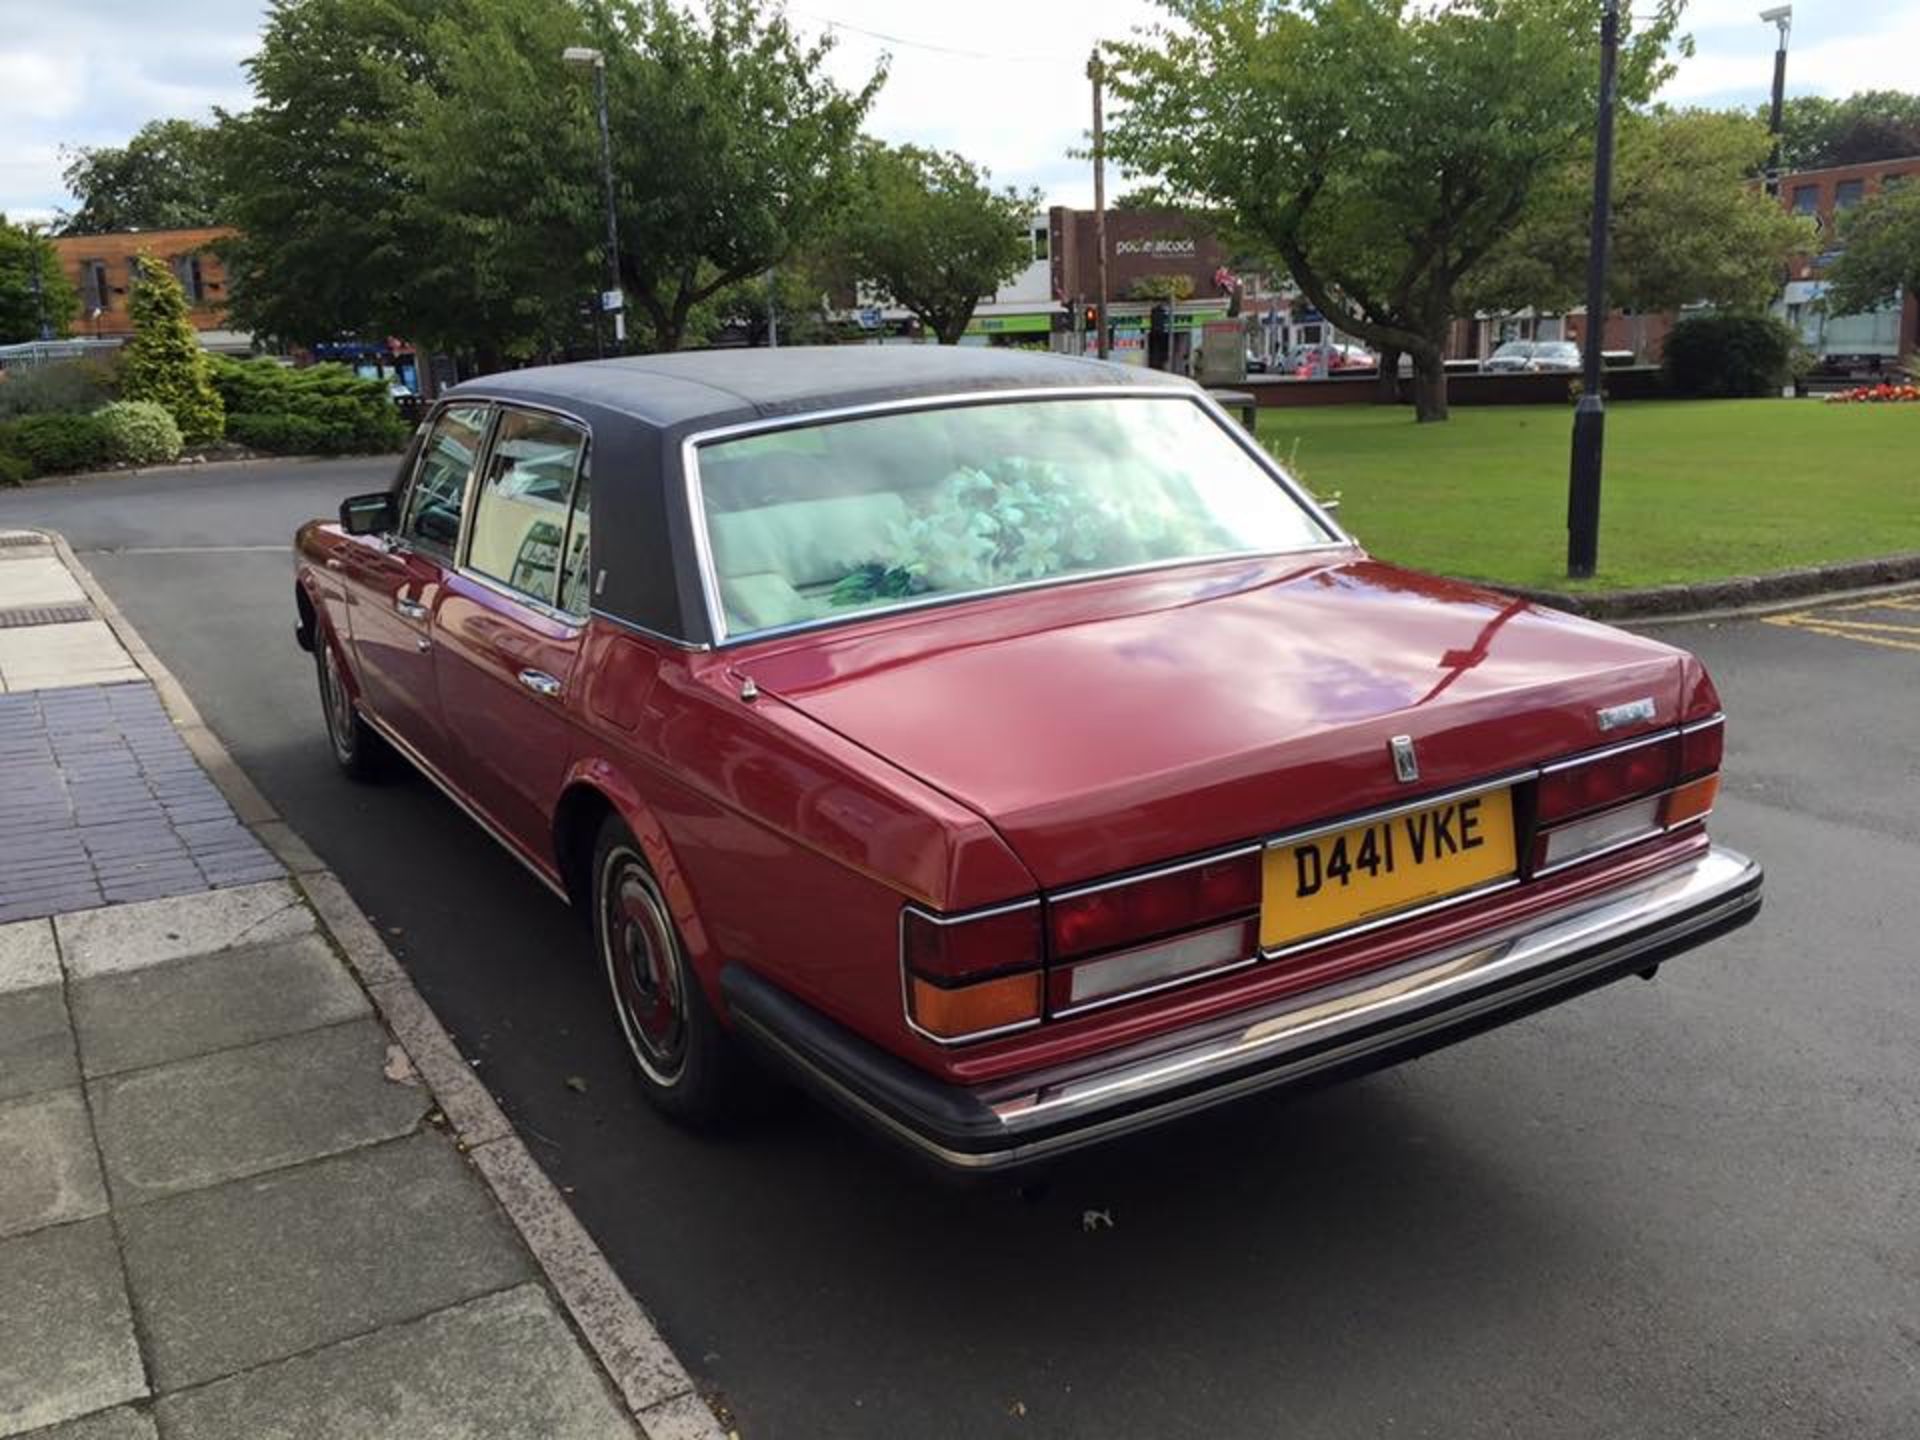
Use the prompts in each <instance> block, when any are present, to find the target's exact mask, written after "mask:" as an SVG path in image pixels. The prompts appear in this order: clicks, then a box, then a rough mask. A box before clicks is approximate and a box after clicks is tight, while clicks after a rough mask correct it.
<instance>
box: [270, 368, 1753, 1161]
mask: <svg viewBox="0 0 1920 1440" xmlns="http://www.w3.org/2000/svg"><path fill="white" fill-rule="evenodd" d="M296 543H297V574H296V579H295V589H294V600H295V604H296V607H297V611H298V628H297V634H298V636H299V639H300V642H301V644H302V645H303V646H304V647H305V648H306V649H308V650H309V651H310V652H311V653H312V654H313V657H314V663H315V666H316V670H317V674H318V684H319V693H320V700H321V712H322V716H323V719H324V722H325V728H326V734H327V739H328V743H329V745H330V748H331V751H332V755H333V758H334V760H335V761H336V762H337V763H338V765H339V766H340V768H341V769H342V770H344V771H346V772H347V773H348V774H349V775H352V776H354V777H357V778H358V777H368V776H371V775H372V774H373V773H375V771H376V770H377V768H378V766H379V764H380V763H381V761H382V759H383V757H385V758H391V757H392V756H394V755H396V754H397V755H398V756H401V757H404V758H405V759H406V760H407V761H408V762H410V763H411V764H413V765H414V766H415V767H417V768H418V769H419V770H421V771H422V772H423V773H424V774H426V775H427V776H428V777H429V778H430V779H431V780H433V781H434V782H435V783H436V784H438V785H439V786H440V787H441V788H442V789H444V790H445V791H446V792H447V793H448V795H450V796H451V797H452V798H453V799H454V800H455V801H456V802H457V803H458V804H459V805H460V806H461V807H462V808H463V809H464V810H466V811H467V813H468V814H470V815H471V816H472V817H473V818H474V819H476V820H477V821H478V822H479V823H480V824H481V825H483V826H484V827H485V828H486V829H487V830H489V831H490V832H491V833H492V834H493V835H494V836H495V838H497V839H498V840H499V841H500V842H501V843H502V844H503V845H504V846H505V847H506V848H507V849H508V850H509V851H510V852H511V853H512V854H513V855H515V856H516V857H517V858H518V859H519V860H520V861H521V862H522V863H523V864H524V865H525V866H526V867H527V868H528V869H529V870H530V871H531V872H532V873H533V874H534V875H535V876H536V877H538V879H539V880H540V881H541V883H542V884H544V885H546V886H548V887H549V888H551V889H552V890H553V891H554V892H555V893H556V894H558V895H560V896H561V897H563V898H565V899H566V900H568V901H570V902H571V903H573V904H574V905H576V906H578V907H580V908H581V909H582V910H584V911H585V912H586V914H587V915H588V916H589V917H590V922H591V929H592V935H593V941H592V944H593V954H594V957H595V960H596V962H597V964H598V965H599V967H600V968H601V969H602V970H603V971H604V973H605V976H606V981H607V991H608V996H609V1002H610V1008H611V1010H612V1012H613V1017H614V1019H615V1021H616V1023H617V1025H618V1027H619V1029H620V1031H621V1033H622V1035H623V1036H624V1038H625V1040H626V1043H627V1046H628V1048H629V1050H630V1052H631V1055H632V1058H633V1061H634V1065H635V1070H636V1073H637V1075H638V1078H639V1084H640V1086H641V1088H642V1089H643V1090H644V1092H645V1093H646V1095H647V1096H648V1098H649V1099H651V1100H652V1101H653V1103H654V1104H656V1105H657V1106H659V1107H660V1108H661V1109H662V1110H664V1111H666V1112H667V1113H668V1114H670V1115H673V1116H675V1117H677V1118H680V1119H683V1120H687V1121H706V1120H710V1119H712V1118H714V1117H716V1116H717V1115H719V1114H721V1113H723V1112H724V1111H725V1109H726V1107H727V1106H728V1105H729V1103H731V1101H732V1099H733V1097H734V1096H735V1095H736V1093H737V1092H738V1090H739V1088H740V1087H741V1086H742V1085H743V1084H745V1083H746V1082H747V1080H748V1077H749V1074H750V1071H749V1070H748V1069H747V1068H744V1067H743V1065H742V1063H741V1062H742V1051H743V1049H744V1048H746V1047H751V1048H752V1049H754V1050H755V1051H757V1052H758V1053H759V1054H760V1055H761V1056H762V1057H763V1058H765V1059H766V1060H768V1061H769V1062H771V1063H772V1064H773V1065H775V1066H777V1067H780V1068H782V1069H784V1070H785V1071H786V1072H787V1073H789V1074H791V1075H793V1076H794V1077H796V1078H797V1079H799V1080H800V1081H802V1082H804V1083H805V1084H807V1085H810V1086H811V1087H812V1088H814V1089H815V1090H816V1091H817V1092H818V1093H819V1094H821V1095H822V1096H824V1097H826V1098H827V1099H829V1100H830V1101H832V1102H834V1103H836V1104H838V1105H840V1106H842V1107H843V1108H844V1109H846V1110H847V1111H848V1112H849V1113H851V1114H852V1115H854V1116H856V1117H858V1118H859V1119H861V1120H863V1121H865V1122H867V1123H869V1124H870V1125H872V1126H873V1127H874V1128H875V1129H877V1130H878V1131H879V1132H881V1133H883V1134H884V1135H886V1136H888V1137H890V1138H892V1139H895V1140H898V1141H902V1142H905V1143H906V1144H908V1145H910V1146H912V1147H914V1148H915V1149H917V1150H918V1151H920V1152H921V1153H923V1154H925V1155H927V1156H930V1157H932V1158H933V1159H934V1160H936V1161H939V1162H941V1163H944V1164H946V1165H949V1166H953V1167H959V1168H963V1169H983V1168H991V1167H996V1166H1004V1165H1008V1164H1013V1163H1017V1162H1021V1161H1026V1160H1030V1159H1034V1158H1038V1157H1041V1156H1045V1155H1049V1154H1053V1153H1056V1152H1058V1151H1062V1150H1066V1149H1069V1148H1072V1147H1075V1146H1080V1145H1085V1144H1089V1143H1092V1142H1095V1141H1099V1140H1103V1139H1106V1138H1108V1137H1111V1136H1114V1135H1118V1134H1120V1133H1123V1132H1125V1131H1129V1130H1134V1129H1137V1128H1140V1127H1143V1126H1148V1125H1152V1124H1156V1123H1159V1122H1163V1121H1168V1120H1171V1119H1173V1118H1175V1117H1178V1116H1181V1115H1185V1114H1187V1113H1189V1112H1192V1111H1195V1110H1199V1109H1201V1108H1203V1107H1206V1106H1210V1105H1214V1104H1217V1103H1219V1102H1222V1101H1226V1100H1229V1099H1233V1098H1236V1097H1239V1096H1244V1095H1247V1094H1249V1093H1251V1092H1254V1091H1259V1090H1268V1089H1275V1088H1279V1087H1286V1086H1294V1085H1301V1084H1306V1083H1310V1082H1314V1081H1320V1080H1326V1079H1330V1078H1334V1077H1337V1076H1340V1075H1345V1074H1350V1073H1353V1072H1356V1071H1358V1070H1363V1069H1366V1068H1369V1067H1373V1066H1378V1065H1382V1064H1386V1063H1389V1062H1391V1061H1393V1060H1395V1059H1397V1058H1400V1057H1403V1056H1408V1055H1413V1054H1418V1053H1420V1052H1422V1051H1425V1050H1428V1049H1431V1048H1433V1047H1434V1046H1437V1045H1441V1044H1444V1043H1447V1042H1449V1041H1452V1040H1455V1039H1459V1038H1462V1037H1465V1036H1467V1035H1470V1034H1473V1033H1475V1032H1477V1031H1480V1030H1484V1029H1486V1028H1487V1027H1489V1026H1492V1025H1495V1024H1498V1023H1500V1022H1502V1021H1504V1020H1507V1019H1511V1018H1514V1017H1516V1016H1519V1015H1522V1014H1526V1013H1528V1012H1529V1011H1532V1010H1534V1009H1537V1008H1539V1007H1541V1006H1543V1005H1547V1004H1550V1003H1553V1002H1555V1001H1558V1000H1562V999H1565V998H1567V997H1570V996H1573V995H1575V994H1578V993H1580V992H1582V991H1584V990H1587V989H1590V988H1592V987H1593V986H1596V985H1599V984H1601V983H1603V982H1606V981H1610V980H1613V979H1616V978H1618V977H1622V976H1626V975H1631V974H1635V973H1640V974H1651V973H1652V971H1653V970H1654V968H1655V967H1657V966H1658V965H1659V964H1660V963H1661V962H1662V961H1664V960H1666V959H1667V958H1669V957H1671V956H1673V955H1676V954H1678V953H1680V952H1681V951H1683V950H1686V949H1688V948H1690V947H1692V946H1695V945H1698V944H1700V943H1701V942H1703V941H1705V940H1708V939H1710V938H1712V937H1714V936H1717V935H1720V934H1724V933H1726V932H1727V931H1730V930H1732V929H1734V928H1736V927H1738V926H1740V925H1742V924H1744V923H1745V922H1746V921H1748V920H1749V919H1750V918H1752V916H1753V915H1754V913H1755V912H1756V910H1757V908H1758V906H1759V903H1760V884H1761V875H1760V870H1759V867H1758V866H1757V865H1755V864H1754V863H1753V862H1752V861H1751V860H1748V859H1747V858H1745V857H1744V856H1741V855H1738V854H1736V853H1734V852H1733V851H1731V850H1728V849H1725V848H1723V847H1721V846H1719V845H1717V844H1715V843H1714V842H1713V841H1712V840H1711V839H1710V838H1709V836H1708V833H1707V825H1706V822H1707V817H1708V815H1709V813H1710V812H1711V810H1712V808H1713V801H1714V796H1715V793H1716V790H1717V787H1718V784H1719V770H1720V762H1721V753H1722V750H1721V747H1722V735H1723V733H1724V725H1723V720H1722V716H1721V713H1720V702H1719V699H1718V697H1717V696H1716V694H1715V692H1714V688H1713V685H1712V682H1711V681H1710V680H1709V679H1708V678H1707V675H1706V672H1705V671H1704V669H1703V668H1702V667H1701V665H1700V662H1699V661H1698V660H1696V659H1694V658H1693V657H1692V656H1691V655H1689V654H1687V653H1686V652H1684V651H1682V650H1679V649H1676V648H1674V647H1672V646H1670V645H1666V644H1662V643H1660V642H1658V641H1655V640H1650V639H1645V638H1641V637H1638V636H1634V635H1629V634H1626V633H1623V632H1621V631H1617V630H1611V629H1608V628H1607V627H1605V626H1602V625H1597V624H1594V623H1591V622H1589V621H1585V620H1579V619H1575V618H1573V617H1570V616H1566V615H1561V614H1557V613H1555V612H1552V611H1549V610H1545V609H1542V608H1540V607H1538V606H1536V605H1534V604H1532V603H1530V602H1528V601H1526V600H1522V599H1516V598H1514V597H1512V596H1508V595H1502V594H1496V593H1494V592H1491V591H1487V590H1482V589H1478V588H1475V587H1473V586H1470V585H1466V584H1462V583H1459V582H1456V581H1451V580H1440V579H1435V578H1432V577H1428V576H1423V575H1417V574H1413V573H1411V572H1408V571H1405V570H1401V569H1398V568H1396V567H1394V566H1391V565H1385V564H1382V563H1380V562H1378V561H1375V560H1373V559H1371V558H1369V557H1368V556H1367V554H1366V552H1365V551H1364V550H1363V549H1362V548H1361V547H1360V545H1359V544H1358V543H1357V542H1356V541H1355V540H1353V539H1352V538H1351V537H1350V536H1348V535H1346V534H1344V533H1342V532H1341V530H1340V528H1339V527H1338V526H1337V525H1336V524H1335V522H1334V521H1333V520H1332V518H1331V517H1329V515H1328V514H1327V513H1326V511H1324V510H1323V509H1321V508H1320V507H1318V506H1317V505H1315V504H1314V503H1313V501H1312V499H1311V498H1310V497H1309V496H1308V495H1307V494H1306V492H1305V491H1303V490H1302V489H1301V488H1300V487H1299V486H1298V485H1297V484H1296V483H1295V482H1294V481H1293V480H1292V478H1291V477H1289V476H1288V475H1287V474H1286V473H1285V472H1284V471H1283V470H1281V469H1280V468H1279V467H1277V466H1276V464H1275V463H1274V461H1273V460H1272V459H1271V458H1270V457H1269V456H1268V455H1267V454H1266V453H1265V451H1263V450H1262V449H1261V447H1260V446H1259V445H1258V444H1256V443H1255V442H1254V441H1253V439H1252V438H1251V437H1250V436H1249V435H1248V434H1247V433H1246V432H1245V431H1244V430H1242V429H1241V427H1239V426H1238V425H1236V424H1235V423H1234V422H1233V421H1232V420H1231V419H1229V418H1228V417H1227V416H1226V414H1224V413H1223V412H1222V411H1221V410H1220V409H1219V407H1218V406H1217V405H1215V404H1214V403H1213V402H1212V401H1211V400H1209V399H1208V398H1207V397H1206V395H1205V394H1204V393H1203V392H1202V391H1200V390H1199V389H1198V388H1197V387H1195V386H1193V385H1192V384H1190V383H1188V382H1186V381H1183V380H1179V379H1176V378H1174V377H1171V376H1167V375H1163V374H1159V373H1156V372H1153V371H1148V370H1143V369H1139V368H1137V367H1131V366H1122V365H1108V364H1102V363H1099V362H1095V361H1091V360H1074V359H1067V358H1063V357H1057V356H1048V355H1039V354H1025V353H1019V352H1014V351H1005V350H988V349H984V348H983V349H963V348H949V347H944V346H942V347H931V346H930V347H925V348H922V347H902V348H894V347H886V348H878V347H873V348H869V347H844V348H837V349H824V350H809V349H790V350H788V349H783V350H764V349H761V350H740V351H721V352H710V353H705V354H678V355H661V356H648V357H635V358H628V359H621V360H610V361H604V362H595V363H590V364H582V365H572V366H556V367H548V368H544V369H530V370H521V371H517V372H513V373H509V374H503V375H496V376H491V377H487V378H483V379H480V380H475V381H470V382H468V383H466V384H463V385H460V386H458V387H456V388H455V389H453V390H452V391H451V392H449V393H448V394H447V395H445V396H444V397H442V398H441V399H440V400H439V401H438V402H437V404H436V405H435V407H434V409H433V411H432V413H431V415H430V416H429V419H428V422H427V424H426V425H424V426H423V427H422V429H421V431H420V432H419V433H418V434H417V435H416V437H415V440H414V443H413V446H412V449H411V450H410V452H409V453H408V455H407V457H406V459H405V460H404V462H403V463H402V465H401V467H400V470H399V473H398V474H397V475H396V476H395V479H394V483H393V486H392V488H391V489H390V490H387V491H382V492H379V493H376V494H371V495H362V496H357V497H354V498H352V499H349V500H348V501H346V502H345V503H343V505H342V506H341V509H340V514H339V517H338V519H337V520H328V521H314V522H312V523H310V524H308V525H306V526H305V527H303V528H302V530H301V531H300V533H299V536H298V539H297V542H296ZM563 963H566V957H565V956H564V955H562V954H555V955H551V956H539V957H532V956H530V957H529V964H530V965H536V966H537V965H543V964H563ZM1674 1039H1675V1043H1681V1040H1682V1037H1678V1036H1676V1037H1674ZM1636 1043H1639V1042H1636Z"/></svg>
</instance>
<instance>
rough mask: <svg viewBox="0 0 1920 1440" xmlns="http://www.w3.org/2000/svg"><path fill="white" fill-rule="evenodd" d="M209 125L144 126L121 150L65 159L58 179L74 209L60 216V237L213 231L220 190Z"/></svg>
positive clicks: (91, 150) (105, 148)
mask: <svg viewBox="0 0 1920 1440" xmlns="http://www.w3.org/2000/svg"><path fill="white" fill-rule="evenodd" d="M216 141H217V137H216V135H215V133H214V127H213V126H211V125H201V124H197V123H196V122H194V121H192V120H150V121H148V122H147V123H146V124H145V125H142V126H141V127H140V129H139V130H137V131H136V132H135V133H134V135H133V138H132V139H130V140H129V141H127V143H126V144H125V145H96V146H84V147H82V148H80V149H77V150H71V151H69V152H67V167H66V169H65V170H64V171H63V172H62V178H63V179H65V181H66V182H67V189H68V190H70V191H72V192H73V194H74V195H76V196H78V197H79V200H80V206H79V208H78V209H76V210H74V211H72V212H71V213H63V214H62V215H61V217H60V230H61V233H62V234H66V235H103V234H106V233H108V232H109V231H114V230H179V229H184V228H187V227H190V226H195V225H218V224H220V223H222V221H223V219H224V218H225V217H224V205H223V187H222V183H221V179H220V171H219V165H218V160H217V157H216V153H215V146H216Z"/></svg>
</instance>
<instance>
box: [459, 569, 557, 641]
mask: <svg viewBox="0 0 1920 1440" xmlns="http://www.w3.org/2000/svg"><path fill="white" fill-rule="evenodd" d="M452 573H453V574H455V575H458V576H459V577H460V578H461V579H462V580H470V581H472V582H473V583H474V584H475V585H478V586H479V587H480V588H481V589H483V590H490V591H492V592H493V593H494V594H495V595H498V596H499V597H500V598H501V599H502V600H511V601H512V602H513V603H514V604H516V605H518V606H520V607H521V608H522V609H526V610H531V611H532V612H533V613H534V614H536V615H538V616H540V617H541V618H542V619H543V620H551V621H552V622H553V623H554V624H556V625H564V626H566V627H567V628H568V629H569V630H571V631H572V632H573V634H574V635H578V634H579V633H580V631H581V630H582V629H584V628H585V627H586V623H587V618H586V616H584V615H571V614H568V613H567V612H566V611H565V610H560V609H556V608H555V607H554V606H552V605H549V604H547V603H546V602H545V601H542V600H539V599H536V598H535V597H534V596H532V595H529V594H527V592H526V591H524V590H516V589H514V588H513V587H512V586H511V585H509V584H507V583H506V582H504V581H501V580H496V579H494V578H493V577H492V576H491V575H488V574H485V573H483V572H481V571H479V570H475V569H473V568H472V567H471V566H467V565H456V566H454V567H453V571H452Z"/></svg>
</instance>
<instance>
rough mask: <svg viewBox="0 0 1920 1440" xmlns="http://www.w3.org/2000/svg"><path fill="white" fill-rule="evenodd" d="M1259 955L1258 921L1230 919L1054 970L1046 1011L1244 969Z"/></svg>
mask: <svg viewBox="0 0 1920 1440" xmlns="http://www.w3.org/2000/svg"><path fill="white" fill-rule="evenodd" d="M1259 954H1260V934H1259V922H1258V921H1257V920H1255V919H1254V918H1253V917H1252V916H1248V917H1247V918H1246V919H1244V920H1231V921H1228V922H1227V923H1226V924H1225V925H1213V926H1209V927H1208V928H1207V929H1205V930H1195V931H1192V932H1191V933H1189V934H1186V935H1176V936H1174V937H1173V938H1172V939H1170V940H1160V941H1156V942H1155V943H1153V944H1151V945H1139V946H1135V947H1134V948H1133V949H1131V950H1117V951H1114V952H1112V953H1110V954H1107V955H1102V956H1100V957H1098V958H1097V959H1093V960H1082V961H1080V962H1078V963H1077V964H1072V965H1061V966H1056V967H1055V968H1054V969H1052V970H1050V971H1049V972H1048V973H1047V1007H1048V1009H1049V1010H1051V1011H1052V1012H1053V1013H1054V1014H1056V1015H1063V1014H1071V1013H1072V1012H1074V1011H1076V1010H1083V1009H1087V1008H1090V1007H1092V1006H1095V1005H1102V1004H1105V1003H1106V1002H1108V1001H1109V1000H1117V999H1123V998H1131V997H1132V996H1135V995H1144V994H1146V993H1148V992H1149V991H1152V990H1156V989H1159V988H1160V987H1161V986H1163V985H1172V984H1176V983H1178V982H1180V981H1182V980H1188V979H1192V978H1193V977H1194V976H1196V975H1204V974H1207V973H1209V972H1212V971H1219V970H1227V969H1231V968H1233V967H1235V966H1239V965H1250V964H1252V963H1253V961H1254V960H1255V959H1257V958H1258V957H1259Z"/></svg>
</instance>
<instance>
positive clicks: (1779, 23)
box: [1760, 5, 1793, 195]
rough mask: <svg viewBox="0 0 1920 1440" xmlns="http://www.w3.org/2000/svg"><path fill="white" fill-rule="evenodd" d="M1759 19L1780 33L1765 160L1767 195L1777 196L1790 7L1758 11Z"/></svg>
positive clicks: (1776, 52) (1791, 16)
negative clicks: (1770, 147) (1769, 142)
mask: <svg viewBox="0 0 1920 1440" xmlns="http://www.w3.org/2000/svg"><path fill="white" fill-rule="evenodd" d="M1760 19H1761V20H1762V21H1763V22H1764V23H1765V24H1768V25H1773V26H1776V27H1778V29H1779V31H1780V45H1779V48H1778V49H1776V50H1775V51H1774V52H1773V112H1772V115H1771V117H1770V118H1769V119H1768V122H1767V129H1768V130H1769V131H1770V132H1771V133H1772V135H1773V153H1772V154H1771V155H1769V156H1768V157H1767V194H1769V195H1778V194H1779V193H1780V130H1781V123H1780V122H1781V111H1782V109H1783V108H1784V107H1785V106H1786V103H1787V37H1788V36H1789V35H1791V34H1792V33H1793V6H1791V5H1776V6H1774V7H1773V8H1772V9H1771V10H1762V11H1761V12H1760Z"/></svg>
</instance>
